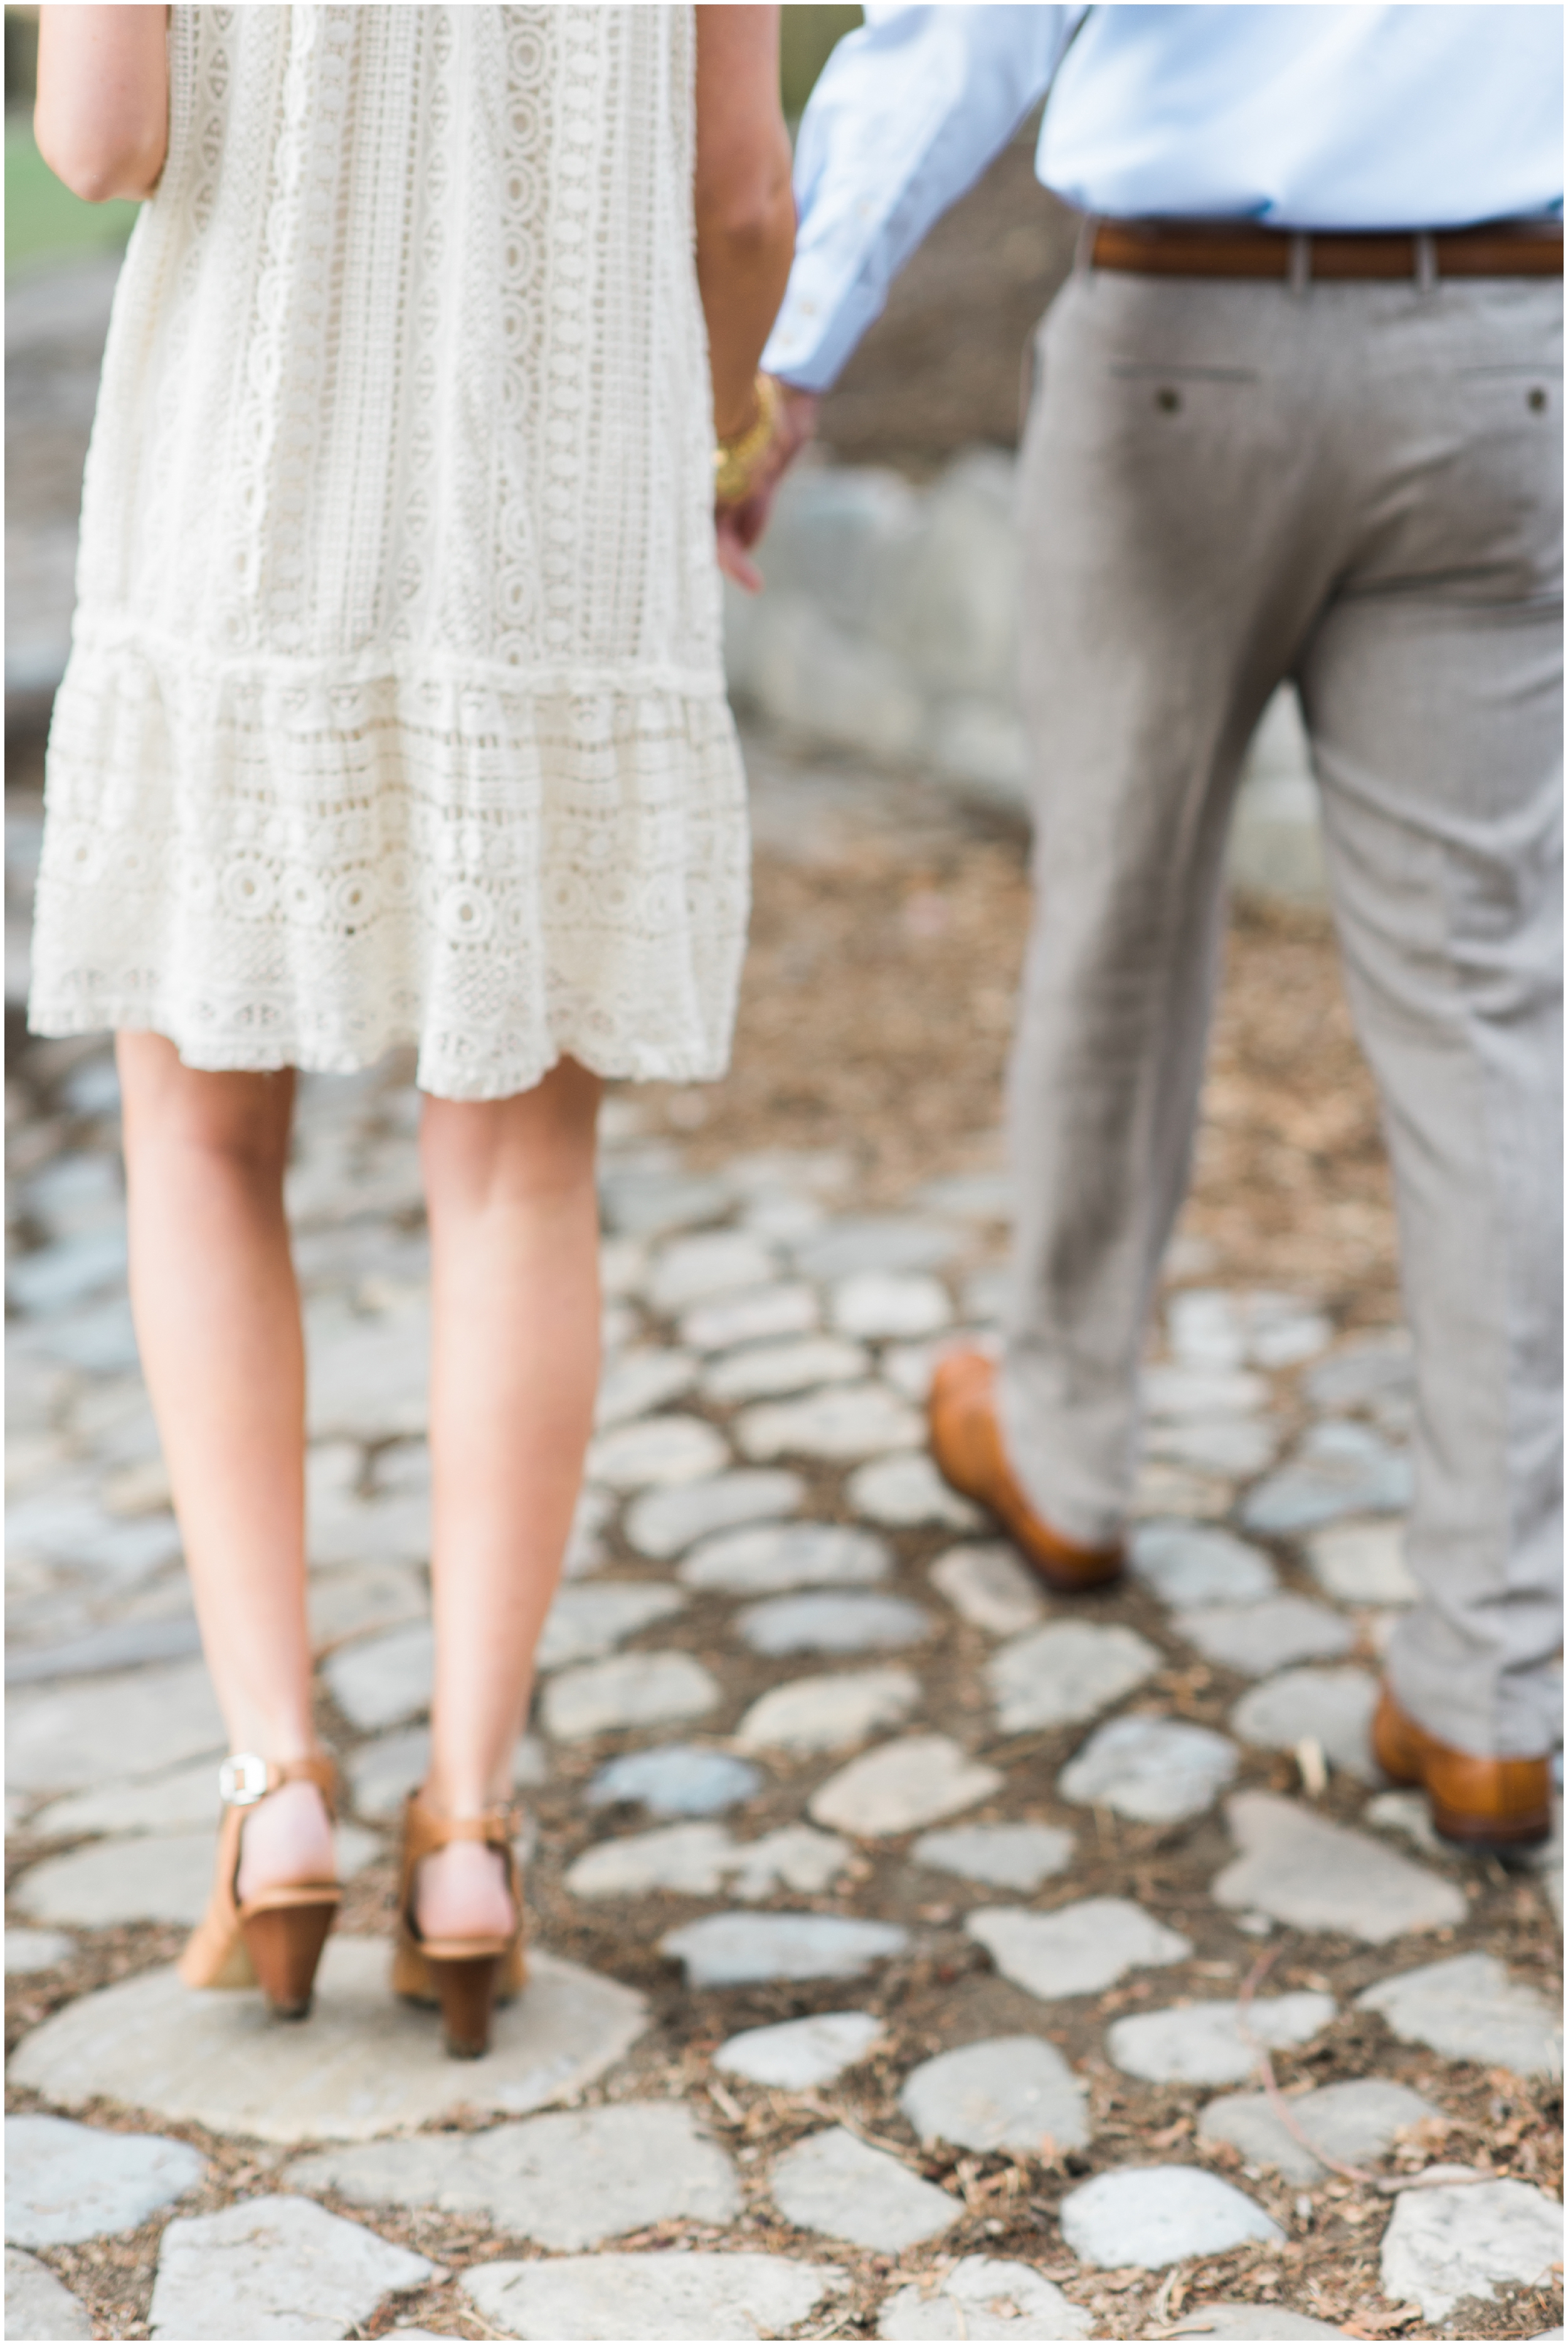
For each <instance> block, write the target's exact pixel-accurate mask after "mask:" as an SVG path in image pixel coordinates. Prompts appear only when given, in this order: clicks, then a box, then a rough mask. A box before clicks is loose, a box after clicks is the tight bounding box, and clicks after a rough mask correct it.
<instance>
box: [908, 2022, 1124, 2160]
mask: <svg viewBox="0 0 1568 2345" xmlns="http://www.w3.org/2000/svg"><path fill="white" fill-rule="evenodd" d="M898 2106H899V2107H900V2108H901V2109H902V2110H903V2112H904V2114H905V2117H907V2118H908V2120H909V2122H910V2124H911V2125H912V2126H913V2127H914V2128H915V2130H916V2133H917V2134H918V2135H919V2136H920V2138H921V2140H922V2141H950V2142H955V2143H956V2144H957V2146H958V2147H960V2148H962V2149H979V2150H986V2151H989V2150H994V2149H1014V2150H1017V2151H1019V2152H1020V2153H1022V2154H1023V2155H1024V2156H1026V2157H1039V2158H1045V2159H1047V2160H1048V2159H1050V2158H1052V2157H1056V2156H1057V2155H1058V2153H1059V2152H1060V2151H1062V2150H1064V2149H1081V2148H1083V2147H1084V2145H1085V2144H1086V2143H1087V2140H1088V2138H1089V2131H1090V2128H1089V2119H1088V2096H1087V2094H1086V2093H1085V2091H1084V2088H1083V2086H1081V2085H1080V2084H1079V2083H1078V2081H1077V2077H1076V2076H1074V2075H1073V2072H1072V2070H1071V2069H1070V2068H1069V2067H1068V2066H1067V2062H1066V2061H1065V2060H1064V2059H1063V2057H1062V2056H1061V2054H1060V2053H1059V2052H1058V2051H1057V2048H1056V2046H1055V2045H1054V2044H1047V2043H1044V2042H1042V2040H1041V2039H1040V2037H1039V2036H1037V2035H996V2036H992V2037H990V2038H988V2039H987V2040H986V2042H984V2043H980V2044H966V2045H964V2046H961V2047H960V2048H959V2049H958V2050H957V2051H955V2052H939V2053H937V2055H936V2057H935V2059H931V2060H923V2061H922V2062H921V2064H920V2066H918V2067H917V2068H915V2069H912V2070H911V2071H910V2073H909V2075H908V2076H906V2077H905V2080H904V2089H903V2091H902V2092H901V2093H900V2094H899V2096H898Z"/></svg>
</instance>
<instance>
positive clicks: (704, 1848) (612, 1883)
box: [565, 1822, 853, 1900]
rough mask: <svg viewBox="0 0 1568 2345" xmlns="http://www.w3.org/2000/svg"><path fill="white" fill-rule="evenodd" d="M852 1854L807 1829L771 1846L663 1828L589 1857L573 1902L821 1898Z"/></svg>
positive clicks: (696, 1826) (721, 1831)
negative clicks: (663, 1895) (655, 1895)
mask: <svg viewBox="0 0 1568 2345" xmlns="http://www.w3.org/2000/svg"><path fill="white" fill-rule="evenodd" d="M852 1853H853V1851H852V1850H851V1848H850V1845H849V1843H848V1842H847V1841H844V1840H837V1839H835V1838H834V1836H833V1835H832V1834H831V1833H829V1832H814V1831H813V1830H812V1828H811V1826H810V1825H809V1824H803V1823H794V1824H784V1825H782V1826H781V1827H780V1829H779V1830H778V1831H777V1832H769V1833H768V1834H767V1835H766V1836H765V1838H764V1839H761V1840H754V1841H736V1840H733V1838H732V1837H731V1835H730V1832H729V1831H728V1830H727V1828H726V1827H725V1826H724V1825H723V1824H719V1823H706V1822H703V1823H678V1824H661V1825H659V1826H657V1827H656V1828H655V1830H653V1831H652V1832H630V1833H628V1834H626V1835H625V1836H624V1837H623V1838H622V1839H620V1840H607V1841H601V1842H600V1843H599V1844H598V1846H597V1847H595V1848H590V1849H585V1850H584V1851H583V1853H582V1855H581V1856H580V1857H578V1858H577V1859H576V1861H575V1863H572V1864H571V1865H569V1866H568V1868H567V1872H566V1882H565V1885H566V1888H567V1889H568V1891H569V1892H570V1893H571V1894H572V1896H573V1897H586V1898H596V1897H642V1896H646V1895H648V1894H649V1893H651V1892H652V1891H654V1890H664V1891H667V1892H669V1893H672V1894H674V1895H677V1896H683V1897H717V1896H719V1895H720V1894H721V1893H723V1892H724V1891H726V1890H727V1891H728V1892H729V1893H730V1894H731V1895H732V1896H735V1897H743V1898H746V1899H748V1900H749V1899H752V1898H763V1897H771V1896H773V1895H774V1893H775V1892H776V1891H778V1890H784V1889H794V1890H798V1891H800V1892H801V1893H803V1894H806V1895H820V1894H821V1893H823V1892H824V1890H827V1889H830V1888H831V1887H832V1885H833V1883H834V1882H835V1880H836V1879H837V1878H838V1876H839V1874H840V1873H842V1872H843V1871H844V1868H845V1865H846V1864H847V1863H848V1862H849V1859H850V1857H851V1855H852Z"/></svg>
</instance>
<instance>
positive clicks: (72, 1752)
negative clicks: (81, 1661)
mask: <svg viewBox="0 0 1568 2345" xmlns="http://www.w3.org/2000/svg"><path fill="white" fill-rule="evenodd" d="M225 1748H226V1743H225V1740H224V1731H223V1721H222V1719H221V1718H220V1716H219V1715H218V1709H217V1702H216V1701H215V1700H214V1699H213V1692H212V1687H211V1684H210V1682H209V1680H208V1678H207V1669H206V1665H205V1664H204V1663H203V1662H201V1661H175V1662H171V1663H170V1664H169V1665H168V1666H167V1667H166V1668H147V1669H138V1670H126V1671H125V1672H123V1674H118V1675H113V1676H108V1677H95V1678H78V1679H76V1680H72V1681H71V1682H70V1683H68V1684H65V1685H58V1686H52V1685H51V1686H28V1687H25V1688H24V1689H22V1690H19V1691H17V1692H15V1693H14V1694H13V1695H12V1696H11V1697H10V1699H9V1700H8V1701H7V1702H6V1704H5V1776H6V1782H8V1784H9V1786H10V1788H11V1790H12V1791H14V1792H74V1791H77V1790H83V1789H86V1788H88V1787H90V1786H91V1785H93V1784H96V1783H100V1782H115V1781H117V1780H119V1779H120V1778H121V1777H123V1776H124V1775H125V1774H126V1771H127V1761H129V1762H130V1763H131V1764H132V1765H133V1766H134V1770H135V1772H136V1773H137V1775H157V1774H161V1773H162V1772H163V1771H165V1769H167V1768H169V1767H177V1766H178V1765H179V1764H180V1762H181V1761H182V1760H187V1759H196V1758H200V1757H204V1756H205V1755H206V1754H207V1752H211V1753H212V1757H213V1764H214V1766H215V1767H216V1766H217V1761H218V1760H219V1759H220V1758H221V1757H222V1755H223V1752H224V1750H225Z"/></svg>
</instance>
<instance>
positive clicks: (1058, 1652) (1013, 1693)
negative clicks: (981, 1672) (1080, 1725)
mask: <svg viewBox="0 0 1568 2345" xmlns="http://www.w3.org/2000/svg"><path fill="white" fill-rule="evenodd" d="M1160 1659H1161V1656H1160V1655H1159V1654H1158V1652H1157V1651H1156V1650H1155V1648H1154V1647H1153V1646H1152V1645H1151V1644H1150V1643H1149V1641H1148V1638H1147V1637H1140V1636H1139V1635H1138V1631H1137V1629H1123V1628H1120V1627H1113V1628H1100V1627H1098V1626H1096V1625H1095V1624H1094V1623H1093V1622H1090V1621H1087V1620H1064V1621H1062V1622H1060V1623H1059V1624H1058V1623H1057V1622H1051V1623H1049V1624H1048V1625H1047V1627H1045V1628H1043V1629H1032V1630H1031V1631H1030V1633H1029V1634H1028V1635H1027V1636H1024V1637H1017V1638H1015V1639H1013V1640H1012V1642H1011V1643H1009V1644H1006V1645H999V1646H998V1647H997V1648H996V1651H995V1652H994V1653H993V1654H992V1655H991V1659H990V1661H989V1663H988V1665H987V1670H986V1674H987V1676H988V1678H989V1680H990V1684H991V1690H992V1694H993V1697H994V1699H995V1700H996V1723H997V1725H998V1726H999V1727H1000V1729H1001V1731H1002V1732H1003V1733H1004V1734H1022V1733H1026V1732H1027V1731H1029V1730H1031V1729H1032V1728H1045V1727H1052V1726H1074V1725H1076V1724H1077V1721H1079V1720H1080V1719H1085V1718H1093V1717H1094V1715H1095V1713H1096V1712H1097V1711H1101V1710H1107V1709H1108V1708H1109V1707H1110V1704H1111V1703H1112V1702H1113V1701H1119V1700H1121V1698H1122V1696H1123V1695H1124V1694H1129V1693H1131V1692H1132V1691H1133V1690H1134V1689H1135V1688H1136V1687H1138V1686H1140V1685H1142V1683H1143V1682H1144V1680H1145V1679H1146V1678H1149V1677H1152V1676H1153V1675H1154V1672H1155V1670H1157V1669H1158V1667H1159V1665H1160Z"/></svg>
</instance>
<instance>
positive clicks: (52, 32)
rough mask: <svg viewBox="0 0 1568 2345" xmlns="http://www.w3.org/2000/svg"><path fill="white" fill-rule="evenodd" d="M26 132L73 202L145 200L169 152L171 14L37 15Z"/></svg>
mask: <svg viewBox="0 0 1568 2345" xmlns="http://www.w3.org/2000/svg"><path fill="white" fill-rule="evenodd" d="M33 129H34V135H35V137H36V139H37V141H38V152H39V154H40V155H42V157H44V160H45V162H46V163H47V165H48V166H49V168H50V170H51V171H53V172H54V174H55V176H56V178H58V179H63V180H64V181H65V183H66V187H67V188H70V190H71V193H72V194H73V195H76V196H80V197H82V198H84V199H85V200H86V202H87V203H89V204H102V203H106V202H107V201H108V199H109V198H110V197H111V196H130V197H133V198H139V197H142V196H150V195H151V193H152V191H153V189H154V188H156V187H157V180H158V174H159V172H160V171H161V170H162V169H163V166H164V157H165V155H166V154H167V150H168V10H167V8H166V7H152V8H146V7H137V6H127V7H118V8H96V7H46V8H40V9H39V11H38V102H37V105H36V106H35V108H34V112H33Z"/></svg>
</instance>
